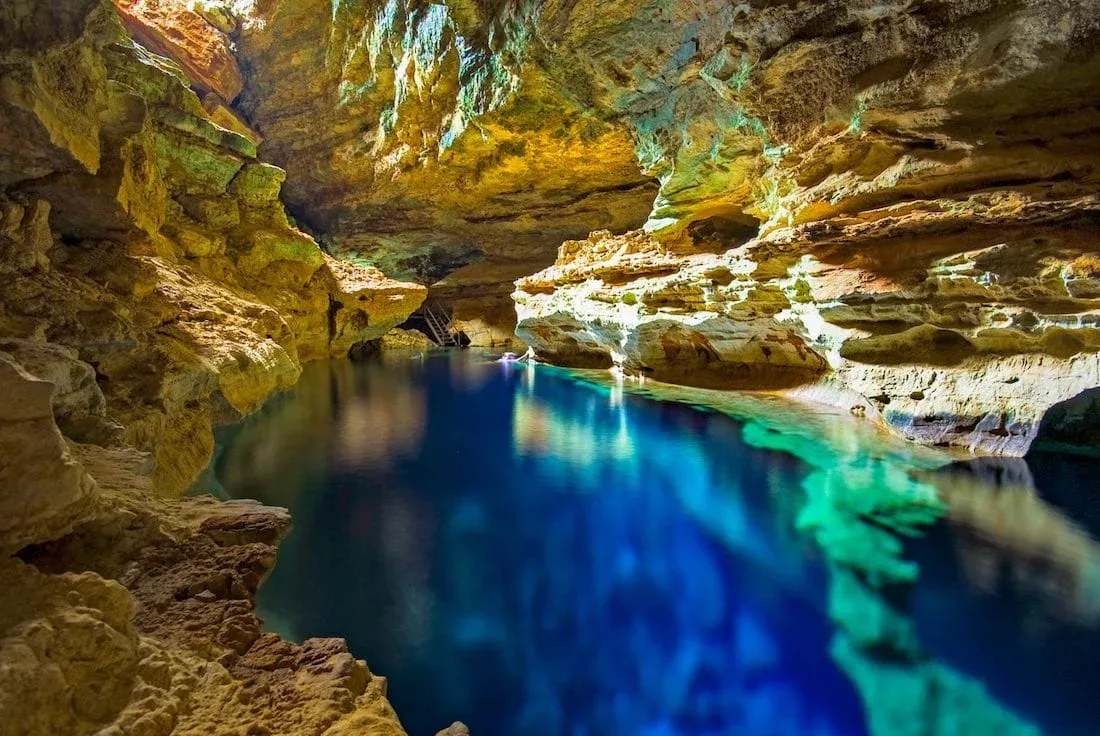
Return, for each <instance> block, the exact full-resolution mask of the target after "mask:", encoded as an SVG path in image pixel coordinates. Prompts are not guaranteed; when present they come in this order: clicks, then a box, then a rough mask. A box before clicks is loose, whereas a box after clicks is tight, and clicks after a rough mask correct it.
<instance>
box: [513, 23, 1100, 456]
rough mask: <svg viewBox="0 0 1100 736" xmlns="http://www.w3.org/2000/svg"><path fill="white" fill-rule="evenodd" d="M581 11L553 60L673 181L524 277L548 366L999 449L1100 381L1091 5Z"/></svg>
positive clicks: (1026, 436)
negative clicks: (605, 37) (594, 88)
mask: <svg viewBox="0 0 1100 736" xmlns="http://www.w3.org/2000/svg"><path fill="white" fill-rule="evenodd" d="M590 5H592V4H590V3H583V2H582V3H576V4H570V5H569V6H568V9H566V8H564V7H562V8H558V7H557V6H556V5H555V6H553V7H554V9H555V11H556V12H557V13H558V14H559V15H560V14H562V13H565V14H567V15H568V17H569V18H579V17H584V18H586V19H587V20H588V21H589V22H586V23H583V24H575V25H573V24H569V23H567V22H565V21H564V19H562V18H559V22H558V25H556V26H554V27H556V28H567V29H568V31H567V32H566V33H565V34H564V37H563V39H564V40H563V41H562V43H561V45H560V46H559V47H558V48H557V51H558V53H566V50H565V48H566V47H569V48H574V49H577V50H578V52H579V51H580V50H584V51H585V53H586V54H588V55H589V56H586V57H585V58H588V59H589V61H591V62H592V67H590V72H591V73H592V75H593V76H592V79H593V83H594V84H597V85H600V91H601V92H602V94H600V95H598V96H597V99H601V100H611V101H613V102H614V101H616V100H630V104H629V105H626V104H622V103H621V109H622V110H623V114H624V116H625V119H626V120H627V121H628V122H629V124H631V125H632V126H633V127H634V130H635V135H636V138H637V143H638V150H639V154H640V157H641V158H640V160H641V161H642V162H643V164H646V165H647V171H649V172H650V173H652V174H654V175H655V176H657V177H658V179H659V180H660V182H661V192H660V194H659V195H658V197H657V200H656V203H655V205H654V209H653V212H652V213H651V215H650V219H649V221H648V222H647V224H646V227H645V231H644V232H641V231H638V232H633V233H629V234H626V235H622V236H612V235H611V234H610V233H596V234H593V235H592V236H591V237H590V238H589V239H588V240H587V241H577V242H571V243H566V244H565V245H564V246H562V248H561V251H560V253H559V258H558V261H557V263H556V264H555V266H553V267H551V268H549V269H547V270H545V271H543V272H541V273H539V274H537V275H535V276H531V277H528V278H524V279H520V280H519V281H518V282H517V292H516V301H517V308H518V311H519V319H520V326H519V330H518V332H519V335H520V336H521V337H522V338H523V339H525V340H527V341H528V342H529V343H530V344H531V345H532V346H533V347H534V348H535V349H536V352H538V353H539V355H541V356H543V357H545V358H546V359H548V360H551V361H554V362H561V363H564V364H568V365H611V364H618V365H622V366H623V368H624V369H625V370H627V371H629V372H637V373H641V374H644V375H651V376H654V377H656V378H660V379H662V380H669V381H677V382H682V383H687V384H691V385H700V386H725V387H730V388H793V387H796V386H797V387H802V388H801V393H803V394H804V395H808V396H811V397H813V398H817V399H824V400H827V401H830V402H833V403H838V404H841V405H843V406H846V407H851V408H852V409H853V410H854V411H857V412H861V413H866V414H868V415H871V416H875V417H878V416H881V417H883V418H884V419H885V420H886V421H887V422H889V423H890V424H891V425H893V426H895V427H897V428H898V429H899V430H900V431H901V432H902V433H903V434H904V435H905V436H908V437H910V438H912V439H915V440H918V441H921V442H926V443H930V444H952V445H962V446H965V447H967V448H969V449H972V450H978V451H986V452H1000V453H1007V454H1022V453H1023V452H1024V451H1026V450H1027V448H1028V447H1029V445H1030V443H1031V442H1032V441H1033V439H1034V438H1035V436H1036V434H1037V432H1038V430H1039V426H1040V423H1041V420H1042V418H1043V416H1044V413H1045V412H1046V411H1047V410H1048V409H1049V408H1050V407H1051V406H1052V405H1054V404H1057V403H1059V402H1063V401H1067V400H1069V399H1071V398H1073V397H1074V396H1076V395H1078V394H1080V393H1081V392H1082V391H1084V390H1086V389H1089V388H1091V387H1093V386H1095V385H1097V382H1098V381H1100V358H1098V356H1097V349H1098V347H1100V343H1098V341H1097V333H1096V330H1095V326H1094V325H1095V321H1096V307H1097V302H1096V301H1095V298H1096V296H1097V284H1098V282H1097V273H1096V271H1095V269H1094V268H1093V265H1092V264H1094V262H1095V260H1096V251H1097V248H1098V246H1100V242H1098V241H1097V235H1096V232H1097V231H1096V225H1097V200H1096V194H1095V191H1096V160H1097V159H1096V142H1097V140H1100V139H1098V138H1097V136H1096V133H1095V131H1096V129H1097V123H1098V119H1097V118H1096V114H1095V103H1096V101H1097V100H1098V99H1100V87H1098V85H1097V83H1096V80H1097V79H1098V77H1097V76H1096V75H1095V70H1096V68H1097V66H1098V65H1100V54H1098V53H1097V48H1098V43H1100V38H1098V36H1097V33H1096V30H1095V28H1094V26H1093V25H1092V22H1091V20H1090V18H1091V17H1092V16H1093V15H1094V13H1095V11H1096V10H1097V8H1096V7H1095V6H1094V5H1093V4H1092V3H1054V4H1051V3H1028V2H1021V3H1008V4H1005V3H991V2H986V3H961V2H960V3H956V2H937V3H918V4H913V3H909V2H888V3H877V4H874V5H865V4H858V3H850V2H827V3H783V4H778V3H776V4H772V3H765V4H761V5H759V6H756V5H753V6H751V7H750V6H748V5H742V6H737V7H736V8H733V7H732V6H729V5H725V4H721V3H675V4H660V3H653V4H645V7H646V9H647V10H649V11H650V12H649V13H647V12H645V11H644V10H642V9H641V8H636V7H631V8H630V10H633V11H635V12H634V13H633V14H632V15H631V16H630V20H627V21H623V20H622V18H620V17H618V16H617V15H616V14H614V13H607V14H600V13H595V12H591V8H590V7H589V6H590ZM625 5H631V6H633V5H634V4H630V3H627V4H625ZM639 5H640V4H639ZM662 8H663V9H662ZM586 11H587V12H586ZM548 12H549V11H547V12H544V13H543V15H542V16H541V22H542V23H544V24H548V23H551V22H552V21H553V20H554V18H555V17H556V16H555V15H554V14H553V13H550V14H548ZM608 16H610V17H608ZM703 18H711V19H715V18H717V19H720V22H707V23H704V22H702V20H701V19H703ZM622 22H625V23H626V26H625V28H626V29H629V30H631V31H633V33H629V32H624V27H623V26H622V25H615V24H616V23H622ZM662 22H663V24H664V25H661V23H662ZM604 23H606V25H605V24H604ZM1025 28H1026V29H1027V30H1026V32H1024V31H1022V30H1020V29H1025ZM612 29H614V30H613V31H612ZM689 29H690V31H689ZM612 32H614V34H615V37H616V39H619V40H620V41H621V42H620V43H616V44H615V45H614V46H613V47H612V46H611V45H609V44H599V43H598V42H597V40H596V39H598V38H599V37H600V35H601V34H606V33H612ZM655 52H656V53H655ZM592 54H595V56H591V55H592ZM601 65H602V66H601ZM609 69H617V70H619V71H621V72H622V73H621V74H613V73H611V71H610V70H609Z"/></svg>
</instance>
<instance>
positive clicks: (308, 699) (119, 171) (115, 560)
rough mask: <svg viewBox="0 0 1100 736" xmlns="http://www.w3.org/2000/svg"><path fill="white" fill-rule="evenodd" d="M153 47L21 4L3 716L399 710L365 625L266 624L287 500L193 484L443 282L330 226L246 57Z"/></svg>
mask: <svg viewBox="0 0 1100 736" xmlns="http://www.w3.org/2000/svg"><path fill="white" fill-rule="evenodd" d="M135 35H138V34H135ZM167 37H172V35H171V34H167ZM154 46H155V44H153V43H152V42H151V41H150V42H149V47H143V46H139V45H136V44H135V43H134V42H133V41H132V40H131V37H130V35H129V33H128V30H127V27H125V26H124V25H123V23H122V22H121V19H120V17H119V15H118V13H117V11H116V9H115V8H114V7H113V6H112V5H111V3H109V2H107V1H106V0H65V1H63V2H53V1H52V0H51V1H49V2H47V1H46V0H41V1H39V0H31V1H29V2H16V3H4V4H3V5H0V129H2V130H3V131H4V135H2V136H0V587H2V588H3V590H4V596H3V601H4V602H3V605H0V722H2V723H3V724H4V725H3V727H0V730H4V732H5V733H9V732H10V733H19V734H28V735H30V734H42V735H43V736H45V735H46V734H50V735H52V734H58V733H64V734H92V733H97V734H131V733H143V734H168V733H176V734H200V733H202V734H205V733H213V732H236V733H253V734H259V733H288V734H290V733H294V734H298V733H300V734H317V733H321V732H322V731H327V732H329V733H349V732H355V733H367V732H369V733H377V734H389V735H392V736H399V735H400V734H403V731H402V729H401V727H400V724H399V722H398V721H397V718H396V716H395V715H394V713H393V711H392V709H391V708H390V707H389V705H388V703H387V701H386V699H385V681H384V680H383V679H381V678H377V677H374V676H373V675H371V673H370V672H369V670H368V669H367V668H366V666H365V664H364V663H362V662H361V661H358V660H355V659H354V658H353V657H352V656H351V655H350V654H348V652H347V649H346V646H345V644H344V643H343V642H342V641H340V640H320V639H318V640H309V641H306V642H303V643H301V644H291V643H289V642H285V641H283V640H281V639H280V638H279V637H278V636H276V635H274V634H267V633H263V632H262V631H261V622H260V621H259V619H258V618H257V617H256V615H255V612H254V606H253V600H254V596H255V593H256V590H257V587H258V585H259V584H260V582H261V581H262V579H263V578H264V577H265V576H266V574H267V572H268V571H269V570H270V568H271V566H272V564H273V563H274V559H275V547H276V545H277V544H278V542H279V540H280V539H281V538H282V537H283V535H284V534H285V533H286V531H287V530H288V528H289V518H288V517H287V515H286V513H285V511H283V510H280V509H268V508H264V507H261V506H259V505H258V504H254V503H226V504H221V503H218V502H215V501H213V500H212V499H210V498H205V499H195V498H184V499H179V498H176V497H177V496H179V495H180V494H181V493H182V492H183V491H184V490H185V489H186V488H187V487H188V486H189V485H190V483H191V482H192V481H193V480H194V479H195V477H196V476H197V475H198V474H199V472H200V471H201V470H202V469H203V468H204V467H205V466H206V464H207V463H208V462H209V460H210V456H211V452H212V449H213V433H212V428H213V426H214V425H215V424H218V423H222V422H227V421H233V420H235V419H237V418H240V417H241V416H242V415H244V414H246V413H248V412H250V411H253V410H254V409H256V408H257V407H258V406H259V405H260V404H261V403H262V402H263V401H264V399H265V398H266V397H267V396H269V395H270V394H272V393H273V392H275V391H278V390H281V389H285V388H287V387H289V386H291V385H292V384H293V383H294V382H295V380H296V379H297V377H298V375H299V374H300V372H301V364H302V362H304V361H306V360H311V359H318V358H329V357H330V356H339V355H343V354H346V353H347V352H348V350H349V349H350V348H351V347H352V346H353V345H356V344H359V343H361V342H363V341H365V340H372V339H375V338H378V337H381V336H382V335H383V334H384V333H385V332H386V331H388V330H389V329H390V328H391V327H393V326H394V325H396V324H398V323H400V322H402V321H403V320H404V319H406V318H407V316H408V315H409V313H410V312H412V311H413V310H414V309H416V308H417V306H418V305H419V304H420V302H421V301H422V300H423V299H424V297H425V293H426V290H425V289H424V288H423V287H422V286H418V285H416V284H412V283H405V282H400V281H396V280H393V279H390V278H387V277H385V276H383V275H382V273H381V272H379V271H378V270H376V269H373V268H369V267H366V266H358V265H354V264H351V263H347V262H344V261H340V260H337V259H335V258H333V257H332V256H331V255H329V254H327V253H325V252H323V251H322V250H321V249H320V248H319V246H318V245H317V243H316V242H315V241H314V240H313V238H311V237H310V236H309V235H307V234H306V233H304V232H303V231H301V230H300V229H299V228H298V227H296V226H295V224H294V223H293V221H292V218H290V217H289V216H288V215H287V212H286V210H285V208H284V206H283V204H282V202H281V200H280V190H281V188H282V185H283V182H284V179H285V173H284V172H283V170H281V169H279V168H277V167H275V166H273V165H271V164H269V163H266V162H264V161H262V160H261V159H260V158H259V157H258V155H257V150H256V143H257V141H258V140H259V138H258V136H256V135H255V133H254V132H252V131H250V130H249V129H248V128H247V127H246V126H245V125H244V124H243V123H242V122H241V120H240V119H239V118H238V117H237V116H236V115H234V114H233V113H232V111H231V110H230V109H229V108H228V107H227V105H226V104H225V101H224V100H222V101H221V102H219V100H220V99H221V98H220V97H218V98H216V99H215V98H211V97H210V95H218V94H225V95H227V96H228V95H230V94H232V92H231V91H226V89H225V88H224V87H223V86H221V85H222V83H223V82H224V79H221V78H218V79H214V80H212V81H210V82H209V87H210V90H209V91H208V92H204V87H205V86H207V81H206V80H193V79H192V77H190V76H189V73H190V70H189V71H185V67H184V66H181V65H179V64H177V63H175V62H173V61H170V60H169V59H167V58H165V57H162V56H159V55H156V54H155V53H153V52H152V51H151V50H150V48H153V47H154ZM229 76H230V77H231V76H232V75H229ZM200 94H202V95H203V96H201V97H200Z"/></svg>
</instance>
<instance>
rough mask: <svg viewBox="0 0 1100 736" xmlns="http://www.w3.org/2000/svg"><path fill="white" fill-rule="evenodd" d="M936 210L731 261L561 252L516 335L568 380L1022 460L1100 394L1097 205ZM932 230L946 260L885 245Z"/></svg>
mask: <svg viewBox="0 0 1100 736" xmlns="http://www.w3.org/2000/svg"><path fill="white" fill-rule="evenodd" d="M938 204H939V207H941V208H942V210H943V211H941V212H927V211H924V212H921V211H917V212H914V211H913V208H912V206H911V205H904V206H896V207H887V208H882V209H878V210H872V211H870V212H867V213H863V214H862V215H860V216H853V217H850V218H846V220H845V221H844V222H834V223H832V224H831V227H830V228H829V229H828V230H827V231H825V234H824V235H821V234H820V233H821V231H819V230H818V229H817V226H816V225H805V226H798V227H792V228H785V229H783V230H781V231H778V232H776V233H774V234H773V235H771V236H769V237H765V238H759V239H753V240H751V241H749V242H748V243H746V244H744V245H742V246H739V247H736V248H733V249H730V250H727V251H723V252H721V253H699V252H697V251H696V250H694V249H693V248H691V247H690V246H684V245H681V246H680V247H677V244H675V243H673V244H667V243H662V242H660V241H659V240H657V239H655V238H654V237H652V236H650V235H647V234H644V233H634V234H630V235H627V236H623V237H619V238H614V237H611V236H610V235H609V234H606V233H604V234H596V235H594V236H593V237H592V238H590V239H589V240H588V241H579V242H570V243H566V244H565V245H564V246H563V247H562V250H561V255H560V257H559V260H558V263H557V264H556V265H555V266H554V267H552V268H550V269H547V270H545V271H542V272H540V273H538V274H535V275H533V276H530V277H526V278H524V279H520V280H519V281H518V282H517V291H516V293H515V299H516V304H517V310H518V312H519V318H520V323H519V324H520V326H519V329H518V332H519V334H520V336H521V337H522V338H523V339H524V340H526V341H527V342H528V343H529V344H530V345H531V346H532V347H533V348H534V349H535V351H536V353H538V354H539V355H540V356H542V357H544V358H546V359H548V360H550V361H552V362H556V363H561V364H564V365H574V366H585V367H593V366H601V367H609V366H612V365H619V366H621V367H622V368H623V369H624V370H626V371H627V372H628V373H634V374H638V375H643V376H650V377H653V378H656V379H658V380H663V381H669V382H673V383H683V384H687V385H695V386H703V387H709V388H730V389H760V388H764V389H787V390H792V391H793V392H794V393H797V394H799V395H801V396H803V397H806V398H810V399H813V400H819V401H826V402H829V403H835V404H839V405H841V406H844V407H846V408H850V409H851V410H852V411H853V412H856V413H859V414H866V415H868V416H870V417H873V418H881V419H883V420H885V422H887V423H888V424H890V425H891V426H893V427H895V428H897V430H898V431H899V432H901V433H902V434H903V435H904V436H906V437H908V438H910V439H914V440H917V441H919V442H923V443H926V444H937V445H961V446H964V447H966V448H968V449H970V450H975V451H983V452H994V453H1005V454H1023V453H1024V452H1025V451H1026V450H1027V449H1028V447H1029V446H1030V445H1031V443H1032V442H1033V440H1034V439H1035V437H1036V436H1037V435H1038V433H1039V430H1040V426H1041V424H1042V420H1043V417H1044V415H1045V414H1046V412H1047V411H1048V410H1049V409H1050V408H1051V407H1052V406H1054V405H1056V404H1058V403H1060V402H1064V401H1067V400H1070V399H1072V398H1073V397H1075V396H1077V395H1078V394H1081V393H1082V392H1084V391H1086V390H1088V389H1090V388H1092V387H1094V386H1096V385H1097V384H1098V382H1100V354H1098V350H1100V339H1098V336H1100V332H1098V331H1097V330H1096V328H1095V327H1094V326H1093V320H1094V318H1095V314H1096V312H1095V309H1096V306H1097V305H1096V304H1095V303H1094V302H1093V301H1092V300H1091V299H1089V298H1082V297H1081V296H1080V294H1081V291H1080V289H1087V288H1089V287H1088V286H1087V284H1088V283H1091V282H1092V281H1094V280H1095V278H1094V276H1093V275H1092V273H1091V272H1090V271H1089V270H1088V266H1087V265H1086V264H1087V263H1089V262H1090V261H1091V259H1092V258H1093V256H1092V251H1091V250H1090V249H1091V248H1092V247H1094V246H1093V244H1092V242H1091V241H1090V239H1089V236H1088V224H1087V223H1088V221H1089V218H1091V217H1092V216H1093V214H1092V213H1093V212H1094V211H1095V202H1094V200H1093V199H1092V198H1080V199H1076V200H1073V201H1071V202H1053V203H1051V202H1044V203H1034V202H1026V201H1021V199H1020V198H1019V197H1018V196H1015V195H1012V194H1008V193H997V194H988V195H974V196H973V197H971V198H970V199H968V201H967V202H966V205H965V208H959V209H956V210H954V211H952V209H951V202H948V201H941V202H939V203H938ZM1002 218H1003V219H1002ZM1027 218H1034V220H1035V221H1036V224H1035V225H1033V226H1032V227H1030V228H1028V227H1026V226H1025V225H1024V224H1023V223H1024V222H1026V219H1027ZM1006 220H1007V221H1010V222H1014V223H1015V227H1016V228H1018V230H1016V233H1018V234H1017V235H1016V236H1015V237H1011V236H1010V234H1009V232H1007V231H1006V229H1005V228H1004V227H1003V226H1002V225H1001V224H1000V223H1001V222H1004V221H1006ZM932 229H937V230H938V232H939V234H937V235H936V236H935V239H934V242H935V243H936V245H937V247H938V252H933V253H920V252H919V251H918V250H916V249H915V248H913V247H910V248H902V249H901V250H900V251H898V250H892V249H891V248H892V246H891V245H889V243H890V241H891V240H896V241H903V239H904V238H907V237H910V238H919V237H921V236H920V233H922V232H927V231H929V230H932ZM907 231H908V232H914V233H916V235H912V236H910V235H908V233H907ZM1036 241H1038V242H1036ZM913 242H914V240H909V243H910V244H912V243H913ZM884 251H888V252H884ZM1075 293H1076V294H1078V296H1075V295H1074V294H1075Z"/></svg>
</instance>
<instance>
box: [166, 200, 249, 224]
mask: <svg viewBox="0 0 1100 736" xmlns="http://www.w3.org/2000/svg"><path fill="white" fill-rule="evenodd" d="M178 201H179V204H180V206H181V207H183V211H184V212H185V213H187V216H188V217H190V218H192V219H193V220H196V221H198V222H201V223H203V224H204V225H206V226H207V227H209V228H211V229H213V230H217V231H219V232H225V231H227V230H231V229H233V228H235V227H236V226H237V225H239V224H241V211H240V207H239V206H238V204H237V200H235V199H233V198H232V197H201V196H195V195H183V196H181V197H179V198H178Z"/></svg>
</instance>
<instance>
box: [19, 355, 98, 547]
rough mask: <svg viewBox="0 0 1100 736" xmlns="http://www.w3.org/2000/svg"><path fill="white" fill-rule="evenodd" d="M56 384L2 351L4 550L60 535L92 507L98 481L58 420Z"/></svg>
mask: <svg viewBox="0 0 1100 736" xmlns="http://www.w3.org/2000/svg"><path fill="white" fill-rule="evenodd" d="M53 393H54V386H53V384H51V383H49V382H47V381H43V380H40V379H38V378H35V377H33V376H32V375H30V374H29V373H27V372H26V371H24V370H23V368H22V367H21V366H20V365H19V364H17V363H15V362H14V360H12V359H11V357H10V356H9V355H8V354H6V353H3V352H0V553H3V554H11V553H12V552H15V551H16V550H18V549H19V548H21V547H23V546H25V545H27V544H30V543H32V542H38V541H42V540H45V539H50V538H52V537H54V536H58V535H60V534H62V533H64V532H65V531H66V530H67V529H69V528H70V527H71V526H72V525H73V524H74V523H75V522H76V521H78V520H79V519H81V518H82V517H83V516H84V515H86V514H88V513H90V511H91V509H92V507H93V506H94V503H95V498H96V486H95V482H94V481H93V480H92V479H91V478H90V477H89V476H88V474H87V473H85V472H84V469H83V468H82V467H81V466H80V465H78V464H77V463H76V462H74V461H73V459H72V457H71V456H70V454H69V449H68V447H67V445H66V444H65V441H64V439H63V438H62V436H61V433H60V432H59V431H58V430H57V425H56V424H55V423H54V418H53V406H52V403H51V397H52V395H53Z"/></svg>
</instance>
